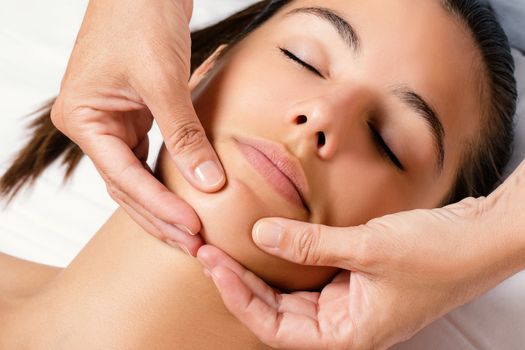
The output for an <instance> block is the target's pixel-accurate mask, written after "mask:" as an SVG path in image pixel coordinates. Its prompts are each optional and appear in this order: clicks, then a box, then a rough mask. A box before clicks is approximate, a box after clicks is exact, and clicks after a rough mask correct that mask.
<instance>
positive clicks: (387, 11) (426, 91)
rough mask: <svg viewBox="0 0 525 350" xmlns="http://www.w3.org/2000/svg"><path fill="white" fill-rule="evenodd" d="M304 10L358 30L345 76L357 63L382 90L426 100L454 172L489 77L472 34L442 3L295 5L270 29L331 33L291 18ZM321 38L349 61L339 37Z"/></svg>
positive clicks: (394, 0)
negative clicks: (327, 13)
mask: <svg viewBox="0 0 525 350" xmlns="http://www.w3.org/2000/svg"><path fill="white" fill-rule="evenodd" d="M301 7H325V8H329V9H331V10H334V11H335V12H337V13H338V14H339V15H341V17H344V18H345V19H346V20H348V22H350V24H351V25H352V26H353V27H354V29H355V31H356V32H357V34H358V36H359V37H360V39H361V48H360V52H359V53H358V54H357V55H356V57H355V58H352V59H353V60H354V61H353V63H352V64H348V63H347V64H345V66H346V69H347V70H348V69H351V68H352V66H353V64H355V62H358V64H359V66H360V71H361V72H365V75H364V76H365V79H367V80H369V81H374V82H376V83H377V84H382V85H383V86H384V87H387V86H388V87H391V86H396V85H400V84H406V85H408V86H410V87H411V88H412V89H414V90H415V91H416V92H418V93H419V94H421V95H422V96H424V97H425V98H426V100H427V101H428V102H429V103H430V104H431V105H432V107H434V108H435V109H436V111H437V112H438V114H439V116H440V117H441V121H442V123H443V126H444V129H445V134H446V137H445V149H446V151H447V158H448V160H446V161H445V168H447V165H448V168H449V169H454V168H455V167H456V164H457V161H458V160H459V155H460V151H459V150H461V149H462V147H461V146H460V145H462V144H465V141H466V140H467V139H470V138H472V137H473V136H474V135H475V130H478V129H479V121H480V115H481V91H482V90H481V87H482V83H481V82H482V78H481V77H482V76H483V71H482V69H481V67H482V65H481V64H480V62H481V61H480V56H479V53H478V50H477V49H476V46H475V43H474V40H473V38H472V36H471V34H470V32H469V30H468V28H466V26H464V25H463V23H462V22H461V21H460V20H459V19H458V18H456V17H455V16H454V15H452V14H451V13H449V12H448V11H447V10H445V9H444V7H443V6H442V5H441V2H440V1H439V0H419V1H414V0H389V1H384V0H361V1H359V0H323V1H320V0H296V1H293V2H290V4H289V5H287V6H286V7H285V8H283V9H282V10H281V11H280V13H279V14H278V15H277V16H275V18H273V19H272V20H270V21H269V23H268V26H269V27H272V26H273V27H274V28H279V32H280V33H287V30H286V29H285V30H282V29H283V28H282V27H278V26H279V25H282V26H286V25H289V26H294V27H295V28H299V31H303V32H304V33H305V35H311V34H314V35H315V33H316V32H318V33H319V31H318V29H319V28H321V27H323V26H325V27H326V28H328V29H327V30H326V31H322V33H323V34H325V33H326V32H327V31H329V30H330V28H329V26H326V25H324V24H323V23H322V21H321V23H319V24H317V22H319V21H320V20H319V19H315V18H313V16H308V15H304V14H302V15H301V14H297V15H293V16H285V14H286V13H288V12H289V11H291V10H292V9H295V8H301ZM272 23H273V24H272ZM270 30H271V29H270ZM294 31H295V32H297V29H294ZM334 33H335V31H334ZM283 35H286V34H283ZM323 39H324V40H325V44H327V45H328V46H330V47H331V49H332V50H333V51H334V52H335V53H336V56H338V57H341V58H343V57H348V55H347V53H345V50H347V48H345V47H344V46H342V45H338V43H337V35H336V34H335V35H326V36H324V38H323Z"/></svg>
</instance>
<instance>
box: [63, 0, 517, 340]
mask: <svg viewBox="0 0 525 350" xmlns="http://www.w3.org/2000/svg"><path fill="white" fill-rule="evenodd" d="M191 7H192V2H191V1H168V0H165V1H155V2H152V1H140V0H136V1H134V2H132V3H130V2H129V1H126V2H124V1H122V0H100V1H91V2H90V5H89V8H88V12H87V14H86V18H85V20H84V23H83V26H82V29H81V31H80V33H79V38H78V40H77V44H76V46H75V49H74V51H73V54H72V58H71V60H70V64H69V67H68V71H67V73H66V76H65V78H64V81H63V85H62V89H61V94H60V96H59V98H58V100H57V103H56V105H55V106H54V108H53V121H54V122H55V124H56V125H57V127H58V128H59V129H60V130H61V131H63V132H64V133H66V134H67V135H68V136H69V137H70V138H72V139H73V140H74V141H75V142H77V143H78V144H79V145H80V146H81V147H82V149H83V150H84V151H85V152H86V153H87V154H88V155H89V156H90V157H91V159H92V160H93V161H94V162H95V165H96V166H97V168H98V169H99V171H100V172H101V174H102V176H103V177H104V179H105V180H106V182H107V185H108V189H109V192H110V193H111V194H112V196H113V197H114V198H115V199H116V200H117V201H118V202H119V204H121V205H122V206H123V207H124V208H125V209H126V210H127V211H128V213H129V214H130V215H131V216H132V217H133V218H134V219H135V220H137V221H138V222H139V223H140V224H141V225H142V226H143V227H144V228H145V229H146V230H147V231H148V232H150V233H152V234H153V235H155V236H156V237H158V238H161V239H167V238H170V239H171V240H175V241H177V242H179V243H182V244H184V245H185V246H186V247H188V249H189V250H190V252H191V253H192V254H194V253H195V252H196V250H197V249H198V247H199V246H200V245H201V244H202V241H201V240H200V238H199V237H198V236H197V237H191V236H190V235H187V234H184V233H182V231H180V230H178V229H177V228H176V226H175V225H178V224H182V225H184V227H182V228H183V231H184V230H185V228H187V229H188V230H189V231H191V232H194V233H195V232H199V230H200V223H199V221H198V218H197V216H196V215H195V213H194V212H193V211H192V209H191V208H190V207H189V206H188V205H187V204H185V203H184V202H183V201H181V200H180V199H179V198H177V197H176V196H175V195H174V194H172V193H171V192H169V191H168V190H166V188H165V187H164V186H162V185H161V184H160V183H158V182H156V180H155V179H154V178H153V177H152V176H151V175H150V174H149V172H148V171H147V169H145V168H144V167H143V166H142V164H143V162H144V160H145V156H146V155H147V152H146V150H147V141H146V140H147V136H146V135H147V131H148V130H149V127H150V126H151V122H152V118H153V117H154V118H155V120H156V121H157V122H158V124H159V126H160V128H161V131H162V133H163V136H164V138H165V141H166V145H167V148H168V151H169V153H170V154H171V155H172V156H173V159H174V161H175V163H176V165H177V166H178V167H179V168H180V169H181V171H182V173H183V174H184V176H185V178H187V179H188V180H189V182H190V183H191V184H193V185H195V187H197V188H199V189H201V190H203V191H214V190H218V189H219V188H220V187H221V186H222V184H223V183H224V178H223V177H222V178H221V176H220V175H218V176H217V174H218V173H219V174H220V171H218V172H214V171H211V170H209V169H210V168H209V167H208V168H205V169H207V170H208V171H201V172H199V173H200V174H201V175H202V174H205V173H209V174H211V175H212V176H211V178H212V179H213V178H215V179H216V180H217V181H210V182H209V184H211V185H209V186H206V185H205V184H203V183H201V182H200V181H199V178H200V179H203V177H202V176H201V177H199V176H198V174H197V176H196V177H195V176H194V174H196V172H195V170H196V169H197V168H198V166H199V164H201V163H202V162H205V161H207V160H212V161H216V160H217V158H216V156H215V154H214V153H213V150H212V149H211V147H210V146H209V144H208V142H207V140H206V138H205V135H204V132H203V131H202V127H201V126H200V123H199V122H198V119H197V117H196V116H195V112H194V110H193V106H192V105H191V99H190V94H189V89H188V86H187V83H186V82H187V80H188V76H189V68H188V67H189V31H188V26H187V24H188V19H189V17H190V14H191ZM115 18H119V20H118V21H117V20H115ZM152 18H154V20H152ZM101 51H105V52H106V53H108V52H111V53H117V54H104V55H102V54H100V52H101ZM146 63H147V64H146ZM145 67H146V68H147V69H144V68H145ZM153 87H154V88H153ZM153 92H154V93H153ZM174 101H178V102H179V103H177V102H174ZM93 111H96V113H92V112H93ZM174 116H177V117H176V118H175V117H174ZM173 120H175V121H173ZM188 135H189V136H188ZM180 140H183V141H182V142H181V141H180ZM207 164H210V163H207ZM213 175H215V176H213ZM524 176H525V170H524V167H523V166H522V167H521V168H520V169H519V170H518V171H516V172H515V174H514V175H513V176H512V177H511V178H510V179H509V180H507V182H506V183H505V184H504V185H503V186H502V187H501V188H500V189H499V190H498V191H496V192H495V193H494V194H493V195H492V196H490V197H489V198H488V199H475V200H474V199H473V200H468V201H465V202H462V203H460V204H456V205H454V206H451V207H448V208H443V209H436V210H417V211H412V212H406V213H401V214H396V215H391V216H387V217H384V218H381V219H375V220H372V221H371V222H369V223H368V224H366V225H364V226H360V227H355V228H337V229H335V228H328V227H325V226H319V225H315V224H314V225H308V224H304V223H297V222H290V221H283V220H282V219H271V220H270V221H271V222H274V223H278V224H280V226H281V227H282V228H283V231H282V232H281V233H280V235H279V237H280V238H279V239H278V240H273V241H276V242H278V244H277V245H278V248H273V249H272V248H268V247H265V246H264V245H262V244H261V242H263V241H265V239H264V238H263V232H266V230H263V229H262V228H263V226H261V225H260V224H258V225H256V226H255V227H254V238H255V239H254V241H255V242H256V243H257V244H258V245H259V247H261V249H263V250H264V251H267V252H268V253H271V254H274V255H276V256H280V257H282V258H285V259H288V260H291V261H294V262H299V263H305V264H310V265H330V266H335V267H339V268H344V269H347V270H350V271H353V272H352V273H348V272H343V273H341V274H340V275H339V276H338V277H336V279H334V281H333V282H332V283H331V284H329V285H328V286H326V287H325V288H324V289H323V291H322V292H321V293H320V294H316V293H296V294H295V295H292V296H289V295H280V294H276V293H275V292H273V291H272V290H271V289H269V287H267V286H266V285H265V284H264V283H261V282H260V280H258V279H257V278H256V277H255V276H254V275H252V274H251V273H250V272H248V271H246V270H244V269H243V268H242V267H240V265H238V264H237V263H235V262H234V261H233V260H231V259H229V258H228V257H227V256H226V255H224V254H223V253H221V252H220V251H218V250H217V249H215V248H213V247H210V246H205V247H203V248H201V250H200V252H199V258H200V259H201V262H203V263H204V265H205V266H207V269H208V270H209V271H210V273H211V275H212V276H213V278H214V281H215V282H216V284H217V285H218V287H219V291H220V292H221V295H222V297H223V299H224V301H225V304H226V306H227V307H228V309H229V310H230V311H231V312H232V313H233V314H234V315H235V316H237V317H238V318H239V319H240V320H241V321H242V322H243V323H244V324H245V325H247V326H248V328H250V329H251V330H252V331H253V332H254V333H255V334H256V335H257V336H258V337H259V338H260V339H261V340H263V341H264V342H265V343H267V344H269V345H271V346H275V347H280V348H298V347H299V348H300V345H301V344H303V345H304V344H305V343H307V344H308V345H309V346H310V347H312V348H327V349H337V348H348V347H349V346H351V348H352V349H360V348H370V345H371V344H373V345H374V347H377V348H384V347H386V346H389V345H390V344H393V343H394V342H397V341H399V340H402V339H406V338H407V337H409V336H410V335H412V334H414V333H415V332H416V331H417V330H418V329H420V328H421V327H423V326H424V325H426V324H428V323H429V322H430V321H431V320H433V319H435V318H437V317H439V316H440V315H442V314H444V313H446V312H447V311H449V310H450V309H452V308H454V307H455V306H458V305H461V304H463V303H465V302H467V301H469V300H471V299H472V298H474V297H475V296H477V295H479V294H481V293H483V292H484V291H486V290H487V289H489V288H490V287H493V286H495V285H496V284H497V283H499V282H500V281H502V280H503V279H504V278H506V277H508V276H510V275H512V274H513V273H515V272H517V271H519V270H520V269H522V268H524V266H523V265H524V261H523V256H525V254H523V252H524V251H525V248H524V246H525V244H524V243H523V241H524V238H523V227H525V223H524V222H523V221H524V218H523V214H522V213H523V209H524V208H523V204H522V202H523V198H525V193H523V191H524V190H523V185H522V184H523V179H524ZM138 182H140V183H142V184H144V185H143V186H141V187H140V188H136V187H135V186H134V184H136V183H138ZM520 182H521V187H520ZM502 217H507V218H513V219H512V220H506V222H501V218H502ZM179 227H180V226H179ZM258 228H259V229H260V230H257V229H258ZM342 236H344V237H346V240H345V241H346V243H345V244H342V243H341V241H340V239H341V237H342ZM336 237H337V238H336ZM298 242H301V243H302V244H300V245H298V244H297V243H298ZM305 242H306V244H305ZM335 242H337V244H336V243H335ZM334 247H336V248H337V249H335V248H334ZM299 298H301V299H299ZM304 300H306V302H304ZM295 301H300V302H299V303H295ZM360 301H364V303H361V302H360ZM407 301H410V302H409V303H407ZM357 305H367V306H368V307H360V308H357ZM313 307H319V309H318V310H319V311H320V312H318V313H317V314H311V310H312V309H313ZM324 311H326V312H324ZM334 312H337V313H338V316H339V317H334ZM399 315H403V317H399ZM334 319H335V320H337V321H336V322H335V323H334ZM312 329H313V330H315V331H312V332H309V333H306V332H305V330H312ZM305 334H309V335H311V338H310V337H305ZM349 344H350V345H349Z"/></svg>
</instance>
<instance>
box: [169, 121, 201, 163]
mask: <svg viewBox="0 0 525 350" xmlns="http://www.w3.org/2000/svg"><path fill="white" fill-rule="evenodd" d="M205 140H206V136H205V134H204V131H203V130H202V129H201V127H200V125H199V123H198V122H197V121H193V120H191V121H186V122H183V123H179V124H178V125H177V126H176V127H175V128H174V130H173V132H172V133H171V134H170V135H169V136H168V138H167V140H166V142H167V145H166V146H167V147H168V149H169V150H170V151H171V152H173V153H174V154H175V155H180V154H184V153H188V152H191V151H193V150H195V149H197V148H199V147H201V146H202V145H203V144H204V142H205Z"/></svg>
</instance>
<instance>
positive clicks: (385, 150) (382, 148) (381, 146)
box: [368, 123, 405, 171]
mask: <svg viewBox="0 0 525 350" xmlns="http://www.w3.org/2000/svg"><path fill="white" fill-rule="evenodd" d="M368 127H369V128H370V134H371V135H372V139H373V140H374V143H375V145H376V146H377V149H378V151H379V152H380V153H381V154H382V155H383V156H384V157H386V158H388V159H389V160H390V162H391V163H392V164H393V165H394V166H395V167H396V168H398V169H399V170H401V171H405V167H404V166H403V164H401V162H400V161H399V158H397V156H396V155H395V153H394V152H392V150H391V149H390V147H388V145H387V144H386V142H385V140H384V139H383V137H381V134H380V133H379V132H378V131H377V129H376V128H375V127H374V126H373V125H372V124H370V123H369V124H368Z"/></svg>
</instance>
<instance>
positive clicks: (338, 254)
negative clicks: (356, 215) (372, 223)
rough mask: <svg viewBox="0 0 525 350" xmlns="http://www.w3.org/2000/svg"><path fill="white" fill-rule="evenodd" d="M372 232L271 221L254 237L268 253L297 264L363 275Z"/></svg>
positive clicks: (263, 223)
mask: <svg viewBox="0 0 525 350" xmlns="http://www.w3.org/2000/svg"><path fill="white" fill-rule="evenodd" d="M368 231H369V229H368V228H367V227H366V226H364V225H363V226H358V227H345V228H343V227H329V226H324V225H319V224H310V223H305V222H300V221H293V220H287V219H280V218H271V219H264V220H260V221H258V222H257V223H256V224H255V225H254V228H253V232H252V237H253V240H254V242H255V243H256V244H257V246H258V247H259V248H261V249H262V250H264V251H265V252H267V253H269V254H272V255H275V256H278V257H280V258H283V259H285V260H288V261H291V262H294V263H297V264H301V265H315V266H332V267H338V268H341V269H345V270H359V271H362V270H363V269H364V268H365V265H366V261H367V258H366V256H365V254H368V251H369V249H368V248H367V247H368V242H369V239H368V238H367V237H369V236H368V234H367V232H368ZM364 262H365V263H364Z"/></svg>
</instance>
